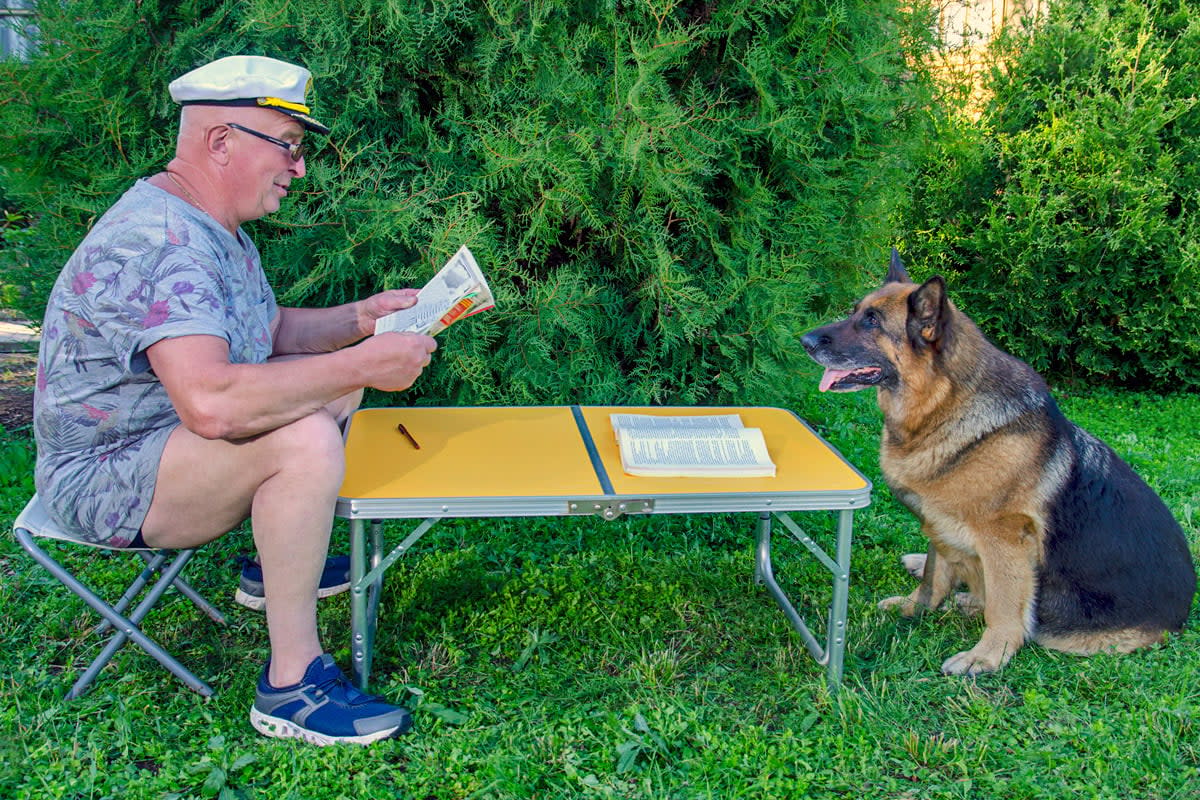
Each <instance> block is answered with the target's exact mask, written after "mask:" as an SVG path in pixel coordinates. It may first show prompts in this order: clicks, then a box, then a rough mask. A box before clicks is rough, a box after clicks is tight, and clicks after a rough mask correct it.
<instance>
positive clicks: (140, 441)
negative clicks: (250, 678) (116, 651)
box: [35, 56, 437, 744]
mask: <svg viewBox="0 0 1200 800" xmlns="http://www.w3.org/2000/svg"><path fill="white" fill-rule="evenodd" d="M309 83H310V75H309V72H308V71H307V70H305V69H303V68H301V67H298V66H294V65H292V64H287V63H284V62H282V61H277V60H275V59H270V58H263V57H258V56H232V57H230V58H223V59H220V60H218V61H215V62H212V63H210V64H207V65H205V66H202V67H200V68H198V69H195V70H193V71H191V72H189V73H187V74H186V75H183V76H182V77H180V78H178V79H177V80H175V81H173V82H172V83H171V85H170V92H171V97H172V98H173V99H174V100H175V101H176V102H178V103H180V104H181V105H182V106H183V110H182V113H181V115H180V126H179V137H178V142H177V147H176V153H175V157H174V158H173V159H172V160H171V161H170V163H168V164H167V167H166V169H165V171H163V172H160V173H158V174H156V175H153V176H151V177H149V178H146V179H143V180H140V181H138V182H137V183H136V184H135V185H134V186H133V187H132V188H130V189H129V191H127V192H126V193H125V195H124V196H122V197H121V198H120V199H119V200H118V201H117V203H116V204H115V205H114V206H113V207H112V208H111V209H110V210H109V211H108V213H107V214H105V215H104V216H103V217H102V218H101V219H100V220H99V221H98V222H97V223H96V224H95V226H94V227H93V229H92V230H91V232H90V233H88V235H87V237H86V238H85V239H84V241H83V243H82V244H81V245H80V246H79V249H78V250H76V251H75V253H74V254H73V255H72V257H71V259H70V260H69V261H68V262H67V264H66V266H65V267H64V269H63V271H62V274H61V275H60V276H59V279H58V282H57V283H56V285H55V287H54V290H53V292H52V294H51V297H50V300H49V303H48V305H47V309H46V319H45V323H44V326H43V336H42V341H43V343H42V351H41V354H40V357H39V373H38V383H37V391H36V395H35V432H36V437H37V443H38V462H37V469H36V481H37V489H38V493H39V495H40V496H41V497H42V498H43V500H44V501H45V503H46V505H47V507H48V508H49V510H50V513H51V515H52V516H53V517H54V518H55V520H56V522H58V523H59V524H60V525H62V526H63V527H64V528H66V529H67V530H69V531H71V532H73V533H74V535H76V536H78V537H79V538H80V539H84V540H92V541H98V540H102V541H106V542H107V543H108V544H109V545H117V546H142V545H146V546H151V547H166V548H183V547H195V546H198V545H201V544H204V543H206V542H209V541H211V540H213V539H215V538H217V537H219V536H221V535H222V534H224V533H226V532H228V531H230V530H232V529H233V528H235V527H236V526H238V525H239V524H240V523H241V522H242V521H243V520H244V519H246V518H247V517H248V518H249V519H250V521H251V526H252V528H253V532H254V543H255V546H256V548H257V550H258V556H259V561H260V562H261V565H262V579H263V588H264V595H265V597H266V598H268V599H269V602H267V603H266V617H267V629H268V635H269V639H270V646H271V657H270V660H269V661H268V662H267V665H266V666H265V667H264V668H263V671H262V675H261V677H260V678H259V681H258V688H257V692H256V697H255V700H254V704H253V707H252V708H251V722H252V724H253V725H254V727H255V728H257V729H258V730H259V731H260V732H262V733H264V734H266V735H268V736H282V737H295V738H302V739H305V740H307V741H310V742H313V743H316V744H330V743H334V742H354V743H359V744H367V743H369V742H372V741H376V740H378V739H383V738H387V737H390V736H394V735H397V734H399V733H403V732H404V731H406V730H408V728H409V727H410V726H411V718H410V716H409V713H408V711H407V710H405V709H403V708H400V707H397V706H394V705H390V704H388V703H385V702H383V701H382V699H381V698H377V697H371V696H368V695H364V694H362V693H361V692H358V691H357V690H356V689H355V688H354V687H353V686H352V685H351V684H350V683H349V682H348V681H347V680H346V678H345V676H344V675H343V674H342V672H341V671H340V670H339V669H338V668H337V667H336V666H335V665H334V663H333V659H332V658H331V657H330V656H328V655H326V654H324V651H323V648H322V647H321V645H320V643H319V641H318V636H317V626H316V601H317V589H318V584H319V582H320V579H321V573H322V569H323V567H324V566H325V559H326V553H327V549H328V543H329V535H330V528H331V525H332V522H333V508H334V503H335V500H336V496H337V491H338V488H339V486H340V484H341V480H342V473H343V467H344V464H343V447H342V439H341V434H340V429H339V421H340V420H342V419H344V418H345V417H346V416H347V415H348V414H349V413H351V411H352V410H353V409H354V408H355V407H356V406H357V404H358V401H359V399H360V398H361V393H362V390H363V389H364V388H365V387H368V386H370V387H373V388H376V389H381V390H385V391H401V390H404V389H407V388H408V387H409V386H411V385H412V383H413V382H414V381H415V380H416V379H417V377H418V376H419V375H420V374H421V372H422V370H423V369H424V368H425V367H426V366H428V365H429V362H430V359H431V357H432V354H433V351H434V350H435V349H436V347H437V344H436V343H435V342H434V340H433V339H432V338H430V337H428V336H418V335H413V334H399V333H387V334H383V335H380V336H371V335H370V334H371V333H372V332H373V331H374V326H375V320H376V319H378V318H379V317H382V316H383V315H385V314H388V313H390V312H392V311H395V310H397V309H400V308H406V307H408V306H411V305H412V304H413V303H415V302H416V300H415V295H416V293H415V291H414V290H410V289H404V290H394V291H389V292H383V293H381V294H377V295H374V296H371V297H368V298H366V299H365V300H361V301H359V302H356V303H350V304H347V305H343V306H338V307H335V308H327V309H298V308H281V307H278V306H277V305H276V303H275V298H274V294H273V292H272V290H271V287H270V286H269V285H268V284H267V282H266V279H265V277H264V275H263V271H262V267H261V265H260V263H259V256H258V252H257V250H256V249H255V247H254V245H253V244H252V243H251V241H250V239H249V238H248V237H247V236H246V234H245V232H243V231H242V230H241V228H240V226H241V225H242V224H243V223H245V222H248V221H250V220H253V219H257V218H259V217H261V216H263V215H265V214H269V213H271V212H273V211H275V210H276V209H278V208H279V205H280V202H281V201H282V200H283V198H284V197H286V196H287V194H288V191H289V190H290V189H291V186H292V181H293V180H295V179H297V178H301V177H303V176H304V172H305V162H304V150H305V148H304V145H303V144H302V139H303V138H304V135H305V133H306V132H307V131H315V132H318V133H328V131H329V129H328V128H326V127H325V126H324V125H322V124H321V123H319V122H317V121H316V120H315V119H313V118H312V117H311V116H309V109H308V106H307V105H306V101H305V95H306V93H307V89H308V86H309ZM360 340H361V341H360Z"/></svg>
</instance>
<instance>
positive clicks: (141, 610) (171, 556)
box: [13, 494, 227, 699]
mask: <svg viewBox="0 0 1200 800" xmlns="http://www.w3.org/2000/svg"><path fill="white" fill-rule="evenodd" d="M13 535H14V536H16V539H17V543H18V544H20V545H21V547H22V548H23V549H24V550H25V552H27V553H29V555H31V556H33V559H34V560H35V561H37V562H38V563H39V564H40V565H41V566H42V567H44V568H45V569H46V571H47V572H49V573H50V574H51V575H53V576H54V577H55V578H56V579H57V580H58V581H59V582H60V583H61V584H62V585H63V586H65V587H66V588H68V589H70V590H71V592H73V593H74V594H75V595H77V596H78V597H79V598H80V599H82V600H83V601H84V602H85V603H87V604H88V605H89V606H91V607H92V609H93V610H95V611H96V613H98V614H99V615H100V616H101V617H102V618H103V621H102V622H101V623H100V625H99V626H98V627H97V629H96V630H97V632H103V631H105V630H106V629H107V628H109V627H112V628H114V632H113V635H112V636H111V637H110V638H109V640H108V643H107V644H106V645H105V646H104V649H103V650H102V651H101V652H100V654H99V655H97V656H96V658H95V659H93V661H92V663H91V664H90V665H89V666H88V668H87V669H86V670H84V672H83V674H82V675H80V676H79V678H78V679H77V680H76V681H75V684H74V686H72V687H71V690H70V691H69V692H68V693H67V698H68V699H73V698H76V697H79V696H80V695H82V694H83V693H84V692H86V691H87V689H88V688H89V687H90V686H91V684H92V682H93V681H94V680H95V678H96V676H97V675H98V674H99V673H100V670H102V669H103V668H104V667H105V665H106V664H108V662H109V661H111V660H112V657H113V656H114V655H116V652H117V651H118V650H120V649H121V647H122V646H124V645H125V644H126V642H129V641H133V642H134V643H135V644H137V645H138V646H139V647H141V648H142V650H144V651H145V652H146V653H147V654H149V655H150V656H152V657H153V658H154V659H155V660H156V661H158V663H159V664H162V665H163V666H164V667H166V668H167V669H168V670H170V672H171V673H172V674H173V675H175V676H176V677H177V678H179V679H180V680H181V681H183V682H184V683H185V684H187V685H188V686H189V687H190V688H191V689H193V690H195V691H196V692H198V693H200V694H201V695H204V696H205V697H209V696H211V695H212V694H213V690H212V687H210V686H209V685H208V684H207V683H205V682H204V681H202V680H200V679H199V678H198V677H196V676H195V674H193V673H192V672H191V670H189V669H188V668H187V667H185V666H183V665H182V664H181V663H179V661H178V660H176V659H175V657H174V656H172V655H171V654H170V653H168V652H167V651H166V650H164V649H163V648H162V646H160V645H159V644H158V643H157V642H155V641H154V640H153V639H151V638H150V637H149V636H147V635H146V634H145V633H144V632H143V631H142V629H141V627H140V626H141V623H142V620H143V619H145V617H146V615H147V614H148V613H149V612H150V610H151V609H152V608H154V606H155V605H157V604H158V601H159V600H160V599H161V598H162V596H163V595H164V594H165V593H166V591H167V590H168V589H170V588H171V587H174V588H175V589H176V590H177V591H179V592H180V593H181V594H183V595H184V596H185V597H187V598H188V599H189V600H191V601H192V602H193V603H194V604H195V605H196V606H197V607H198V608H199V609H200V610H201V611H203V612H204V613H205V614H207V615H208V616H209V617H210V618H211V619H212V620H213V621H214V622H217V623H218V624H221V625H225V624H227V623H226V620H225V616H224V615H223V614H222V613H221V612H220V611H219V610H217V609H216V608H215V607H214V606H213V605H212V604H211V603H209V602H208V601H207V600H205V599H204V598H203V597H202V596H201V595H200V594H199V593H198V592H197V591H196V590H195V589H193V588H192V587H191V586H190V585H189V584H188V583H187V581H185V580H184V579H183V577H182V572H183V568H184V567H185V566H187V564H188V562H189V561H190V560H191V559H192V556H193V555H195V553H196V550H195V549H186V550H159V549H155V548H144V549H134V548H112V547H105V546H104V545H103V544H95V543H93V542H84V541H81V540H79V539H76V538H74V537H72V536H71V535H70V534H68V533H66V532H65V531H63V530H62V529H61V528H60V527H59V526H58V525H56V524H55V522H54V521H53V520H52V519H51V518H50V515H49V513H47V511H46V507H45V506H44V505H43V504H42V502H41V500H40V499H39V498H38V496H37V495H36V494H35V495H34V496H33V497H32V498H31V499H30V500H29V502H28V503H27V504H26V505H25V508H24V510H22V511H21V513H20V514H19V515H18V516H17V519H16V521H15V522H13ZM38 539H43V540H54V541H57V542H63V543H68V544H74V545H81V546H84V547H92V548H96V549H101V550H108V551H109V552H127V553H129V554H131V555H135V554H136V555H137V556H139V557H140V558H141V560H142V561H143V562H144V563H143V565H142V569H141V570H140V571H139V573H138V574H137V576H136V577H135V578H134V579H133V582H132V583H131V584H130V585H129V588H128V589H126V590H125V593H124V594H123V595H122V596H121V598H120V599H119V600H118V601H117V602H116V603H113V604H111V605H110V604H109V603H107V602H106V601H105V600H104V599H103V598H101V597H100V596H99V595H97V594H96V593H95V592H93V591H92V590H91V589H90V588H88V587H87V586H85V585H84V584H83V583H82V582H81V581H80V580H79V579H78V578H76V577H75V575H74V574H72V572H71V571H70V570H68V569H67V568H66V567H64V566H63V565H62V564H61V563H59V562H58V561H56V560H55V559H54V558H52V557H51V556H50V554H49V553H48V552H46V550H44V549H43V548H42V547H41V546H40V545H39V544H38V542H37V540H38ZM156 576H157V579H156ZM151 581H154V582H153V583H151ZM147 587H148V588H147ZM143 594H144V596H142V599H141V601H140V602H139V603H138V604H137V606H136V607H135V608H134V609H133V611H132V612H130V613H129V614H128V616H126V615H125V611H126V609H128V608H129V606H130V605H131V604H132V603H133V602H134V600H136V599H137V598H138V597H139V596H141V595H143Z"/></svg>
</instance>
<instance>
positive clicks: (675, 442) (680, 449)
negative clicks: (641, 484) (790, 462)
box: [618, 428, 775, 477]
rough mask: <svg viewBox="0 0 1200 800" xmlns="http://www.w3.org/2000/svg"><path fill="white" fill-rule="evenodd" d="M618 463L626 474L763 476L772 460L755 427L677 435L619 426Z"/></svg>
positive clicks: (770, 469)
mask: <svg viewBox="0 0 1200 800" xmlns="http://www.w3.org/2000/svg"><path fill="white" fill-rule="evenodd" d="M618 446H619V449H620V452H621V464H622V466H623V468H624V469H625V471H626V472H627V473H629V474H630V475H647V476H649V475H654V476H660V477H703V476H713V477H718V476H719V477H763V476H774V475H775V464H774V462H772V461H771V456H770V454H769V453H768V452H767V443H766V440H764V439H763V434H762V431H761V430H759V429H758V428H742V429H739V430H726V431H724V432H722V431H719V430H708V431H688V432H687V433H686V434H682V433H680V434H679V435H677V436H674V437H672V436H669V435H667V436H664V435H656V434H654V433H642V432H631V431H628V430H621V431H620V432H619V434H618Z"/></svg>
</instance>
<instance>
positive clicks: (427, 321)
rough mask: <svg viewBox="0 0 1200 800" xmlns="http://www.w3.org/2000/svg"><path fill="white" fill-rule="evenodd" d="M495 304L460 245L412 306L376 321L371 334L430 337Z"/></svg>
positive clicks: (473, 260) (473, 264)
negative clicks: (425, 335)
mask: <svg viewBox="0 0 1200 800" xmlns="http://www.w3.org/2000/svg"><path fill="white" fill-rule="evenodd" d="M495 305H496V301H495V298H493V297H492V290H491V289H490V288H489V287H488V284H487V279H485V278H484V277H483V273H482V272H481V271H480V269H479V265H478V264H477V263H476V262H475V257H474V256H473V255H471V251H470V250H468V249H467V248H466V247H465V246H464V247H460V248H459V249H458V252H457V253H455V254H454V255H453V256H452V257H451V258H450V260H449V261H447V262H446V265H445V266H444V267H442V268H441V270H439V271H438V274H437V275H434V276H433V279H432V280H430V281H429V283H427V284H425V285H424V286H423V287H421V291H420V292H419V293H418V294H417V303H416V305H414V306H412V307H411V308H405V309H401V310H400V311H396V312H394V313H392V314H388V315H387V316H386V317H381V318H380V319H378V320H376V321H375V333H377V334H379V333H387V332H388V331H400V332H402V333H405V332H407V333H424V334H428V335H430V336H433V335H434V334H436V333H438V332H439V331H442V330H445V329H446V328H448V327H449V326H450V325H451V324H453V323H454V322H455V321H457V320H459V319H461V318H463V317H469V316H471V315H472V314H477V313H479V312H480V311H486V310H487V309H489V308H493V307H495Z"/></svg>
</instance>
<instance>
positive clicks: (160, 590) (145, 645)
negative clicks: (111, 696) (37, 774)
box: [67, 550, 213, 699]
mask: <svg viewBox="0 0 1200 800" xmlns="http://www.w3.org/2000/svg"><path fill="white" fill-rule="evenodd" d="M193 555H195V551H194V550H182V551H179V554H178V555H177V556H176V558H175V560H174V561H172V562H171V563H170V564H168V565H167V568H166V569H165V570H163V573H162V577H160V578H159V579H158V582H157V583H155V584H154V586H152V587H151V588H150V591H149V593H147V595H146V596H145V597H144V598H143V599H142V602H140V603H138V606H137V608H135V609H134V611H133V613H132V614H130V615H129V617H128V618H125V617H122V616H121V615H120V614H118V613H116V612H115V611H113V610H112V609H110V608H109V607H108V606H107V605H106V604H105V603H104V602H103V601H101V600H100V599H99V598H98V597H96V598H95V599H96V601H97V603H98V605H96V604H93V603H92V602H91V600H89V598H88V597H86V596H83V595H81V596H83V597H84V600H85V601H87V602H88V604H89V605H91V606H92V608H95V609H96V611H98V612H99V613H101V614H103V615H104V616H105V618H106V619H108V620H109V621H110V622H111V623H112V624H113V626H114V627H115V628H117V632H116V633H114V634H113V637H112V638H111V639H110V640H109V642H108V644H107V645H105V647H104V649H103V650H102V651H101V652H100V655H98V656H96V658H95V659H93V660H92V663H91V665H90V666H89V667H88V668H87V670H85V671H84V673H83V674H82V675H80V676H79V679H78V680H77V681H75V685H74V686H72V687H71V691H70V692H69V693H68V694H67V699H74V698H76V697H79V696H80V695H82V694H83V693H84V692H85V691H86V690H87V688H88V686H90V685H91V683H92V681H93V680H95V679H96V676H97V675H98V674H99V673H100V670H102V669H103V668H104V667H105V666H106V665H107V664H108V662H109V661H110V660H112V657H113V656H114V655H116V652H117V651H118V650H119V649H121V647H122V646H124V644H125V642H126V641H128V640H129V639H133V640H134V641H135V642H136V643H137V644H138V646H139V647H141V648H142V649H143V650H145V651H146V652H147V653H149V654H150V655H151V656H152V657H153V658H154V659H155V660H156V661H158V663H160V664H162V665H163V666H164V667H166V668H167V669H168V670H170V671H171V673H172V674H173V675H175V676H176V677H177V678H179V679H180V680H181V681H183V682H184V683H186V684H187V685H188V686H190V687H191V688H192V689H194V690H195V691H197V692H199V693H200V694H202V695H204V696H205V697H209V696H211V695H212V694H213V690H212V688H211V687H210V686H209V685H208V684H206V683H205V682H204V681H202V680H200V679H199V678H197V677H196V676H195V675H194V674H192V672H191V671H190V670H189V669H187V667H185V666H183V665H182V664H180V663H179V661H177V660H176V659H175V657H174V656H172V655H171V654H170V653H168V652H167V651H166V650H164V649H162V647H160V646H159V645H158V643H157V642H155V641H154V640H153V639H150V638H149V637H148V636H146V634H144V633H142V631H141V629H140V628H139V627H138V625H140V624H141V622H142V620H143V619H145V617H146V614H148V613H149V612H150V609H152V608H153V607H154V606H155V605H156V604H157V603H158V601H159V600H160V599H161V598H162V596H163V594H164V593H165V592H166V591H167V589H169V588H171V584H172V583H173V582H174V581H175V579H176V578H177V577H178V576H179V573H180V572H181V571H182V570H183V568H184V566H186V565H187V562H188V561H190V560H191V558H192V556H193ZM67 577H69V578H70V579H71V580H72V581H75V579H74V577H73V576H71V575H70V574H69V573H67ZM75 583H76V584H78V588H81V589H84V590H86V591H87V592H88V594H92V592H91V591H90V590H87V587H85V586H83V584H80V583H79V582H78V581H75ZM72 590H73V591H76V593H78V590H77V589H76V588H75V587H72ZM92 596H93V597H95V595H92Z"/></svg>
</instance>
